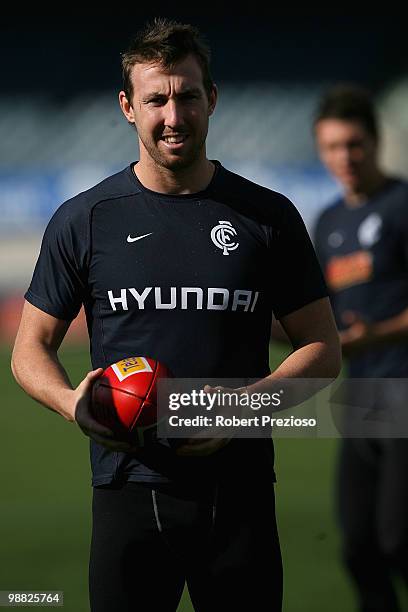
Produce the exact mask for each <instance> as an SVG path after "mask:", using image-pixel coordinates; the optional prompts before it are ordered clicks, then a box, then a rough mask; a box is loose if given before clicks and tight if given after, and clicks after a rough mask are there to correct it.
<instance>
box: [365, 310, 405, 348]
mask: <svg viewBox="0 0 408 612" xmlns="http://www.w3.org/2000/svg"><path fill="white" fill-rule="evenodd" d="M372 336H373V339H374V341H375V342H379V343H381V342H389V341H393V340H394V341H395V340H405V341H406V340H407V338H408V309H406V310H403V311H402V312H400V313H399V314H398V315H396V316H395V317H392V318H390V319H385V320H384V321H378V322H377V323H373V324H372Z"/></svg>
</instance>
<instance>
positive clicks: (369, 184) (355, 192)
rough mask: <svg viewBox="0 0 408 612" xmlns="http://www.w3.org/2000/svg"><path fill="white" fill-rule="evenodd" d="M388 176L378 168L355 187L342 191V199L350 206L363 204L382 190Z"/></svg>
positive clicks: (357, 206)
mask: <svg viewBox="0 0 408 612" xmlns="http://www.w3.org/2000/svg"><path fill="white" fill-rule="evenodd" d="M387 181H388V177H387V176H386V175H385V174H383V173H382V172H381V171H380V170H378V171H377V172H376V173H375V174H373V175H372V176H370V178H369V179H368V180H366V181H365V182H364V183H362V184H361V185H360V186H359V187H358V188H356V189H349V190H347V189H346V191H345V193H344V200H345V202H346V204H347V206H349V207H350V208H359V207H360V206H364V204H366V202H368V201H369V200H370V199H371V198H372V197H373V196H375V195H376V194H377V193H378V192H379V191H381V190H382V188H383V187H384V185H385V184H386V182H387Z"/></svg>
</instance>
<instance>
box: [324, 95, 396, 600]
mask: <svg viewBox="0 0 408 612" xmlns="http://www.w3.org/2000/svg"><path fill="white" fill-rule="evenodd" d="M315 135H316V140H317V145H318V148H319V152H320V155H321V158H322V161H323V162H324V164H325V165H326V166H327V168H328V169H329V171H330V172H331V173H332V174H333V176H334V177H335V178H336V179H337V180H338V181H339V182H340V184H341V185H342V187H343V192H344V193H343V196H342V197H341V198H340V199H339V200H338V201H337V202H335V203H334V204H333V205H332V206H331V207H329V208H328V209H327V210H325V211H324V212H323V214H322V215H321V217H320V219H319V221H318V223H317V227H316V241H315V245H316V249H317V253H318V256H319V259H320V262H321V264H322V267H323V269H324V271H325V274H326V281H327V284H328V288H329V291H330V296H331V299H332V305H333V309H334V312H335V315H336V319H337V323H338V326H339V329H340V338H341V343H342V348H343V352H344V354H345V355H347V356H348V357H349V375H350V377H353V378H362V379H364V378H385V377H391V378H397V377H403V378H406V377H407V376H408V184H407V183H406V182H404V181H402V180H399V179H397V178H393V177H390V176H387V175H386V174H385V173H384V172H383V171H382V170H381V168H380V166H379V163H378V144H379V134H378V127H377V121H376V117H375V111H374V108H373V104H372V101H371V100H370V98H369V96H368V94H367V93H366V92H365V91H364V90H362V89H360V88H358V87H354V86H337V87H335V88H334V89H333V90H331V91H329V92H328V93H327V95H326V96H325V97H324V98H323V99H322V101H321V104H320V107H319V109H318V112H317V116H316V120H315ZM358 394H359V393H357V395H358ZM355 399H357V398H355ZM384 399H385V401H386V398H382V399H381V400H378V401H379V402H380V403H381V405H377V406H376V409H381V410H384V409H387V405H386V404H385V405H384ZM357 403H358V401H357ZM388 408H390V407H388ZM357 410H358V409H357ZM378 418H380V419H381V417H378ZM380 422H381V421H380ZM338 475H339V478H338V495H339V499H338V504H339V518H340V526H341V530H342V534H343V543H344V558H345V562H346V564H347V567H348V569H349V571H350V573H351V576H352V578H353V579H354V581H355V584H356V587H357V589H358V594H359V599H360V606H361V608H360V609H361V610H362V611H364V612H368V611H370V612H374V611H377V610H378V612H380V611H385V610H387V612H392V611H395V610H398V609H399V607H398V603H397V597H396V594H395V589H394V586H393V583H392V580H391V574H392V572H393V570H398V571H399V573H400V574H401V575H402V577H403V579H404V580H405V582H406V583H407V584H408V477H407V475H408V440H407V439H406V438H401V439H386V438H383V439H377V438H371V439H361V438H349V439H347V438H346V439H343V441H342V447H341V453H340V461H339V474H338Z"/></svg>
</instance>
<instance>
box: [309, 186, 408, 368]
mask: <svg viewBox="0 0 408 612" xmlns="http://www.w3.org/2000/svg"><path fill="white" fill-rule="evenodd" d="M315 246H316V251H317V254H318V257H319V260H320V263H321V265H322V268H323V270H324V272H325V276H326V282H327V284H328V288H329V291H330V296H331V301H332V306H333V310H334V313H335V316H336V320H337V324H338V326H339V329H344V327H345V325H344V322H343V320H342V315H343V313H344V312H345V311H347V310H351V311H355V312H356V313H359V314H360V315H361V317H362V318H363V319H365V320H366V321H368V322H371V323H374V322H377V321H382V320H385V319H388V318H391V317H394V316H396V315H398V314H399V313H400V312H401V311H403V310H405V309H406V308H408V184H407V183H406V182H404V181H401V180H397V179H389V180H388V181H387V183H386V185H385V186H384V188H383V189H382V190H381V191H379V192H378V193H377V194H376V195H375V196H373V197H372V198H371V199H370V200H369V201H367V202H366V203H365V204H364V205H363V206H360V207H357V208H354V207H350V206H347V205H346V204H345V202H344V201H343V200H339V201H338V202H336V203H335V204H333V205H332V206H330V207H329V208H328V209H327V210H325V211H324V212H323V213H322V215H321V216H320V219H319V221H318V223H317V226H316V234H315ZM350 374H351V375H352V376H354V377H361V378H371V377H378V378H380V377H400V376H402V377H405V376H408V342H407V340H406V338H405V339H402V340H400V341H398V342H395V341H393V342H391V341H390V342H389V343H382V344H381V345H380V346H379V347H378V348H370V349H368V350H367V351H365V352H364V353H362V354H360V355H359V356H356V357H353V358H352V359H351V360H350Z"/></svg>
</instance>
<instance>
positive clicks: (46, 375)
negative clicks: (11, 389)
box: [11, 302, 131, 451]
mask: <svg viewBox="0 0 408 612" xmlns="http://www.w3.org/2000/svg"><path fill="white" fill-rule="evenodd" d="M68 328H69V322H68V321H62V320H60V319H56V318H55V317H52V316H51V315H49V314H47V313H45V312H43V311H42V310H40V309H38V308H36V307H35V306H33V305H32V304H30V303H29V302H26V303H25V304H24V309H23V313H22V317H21V322H20V327H19V330H18V333H17V337H16V341H15V345H14V350H13V355H12V360H11V369H12V371H13V374H14V377H15V379H16V381H17V382H18V384H19V385H20V386H21V387H22V388H23V389H24V391H26V393H28V395H30V396H31V397H32V398H33V399H35V400H37V401H38V402H40V403H41V404H43V405H44V406H46V407H47V408H50V409H51V410H54V411H55V412H58V413H59V414H61V415H62V416H63V417H64V418H65V419H67V421H76V422H77V423H78V425H79V426H80V428H81V429H82V431H83V432H84V433H85V434H86V435H89V436H90V437H92V438H93V439H94V440H95V441H96V442H98V443H100V444H103V445H104V446H107V447H108V448H111V449H112V450H123V451H126V450H130V449H131V447H130V446H129V445H128V444H125V443H121V442H116V441H112V437H113V432H112V431H111V430H109V429H108V428H106V427H104V426H103V425H101V424H99V423H98V422H97V421H95V420H94V419H93V417H92V415H91V413H90V395H91V391H92V385H93V383H94V382H95V380H96V379H97V378H98V377H99V376H100V375H101V374H102V371H103V370H102V368H98V369H97V370H93V371H91V372H88V374H87V375H86V377H85V378H84V379H83V380H82V382H81V383H80V384H79V385H78V387H76V389H74V388H73V387H72V384H71V382H70V380H69V378H68V375H67V373H66V371H65V370H64V367H63V366H62V364H61V362H60V361H59V359H58V349H59V347H60V345H61V343H62V340H63V339H64V337H65V334H66V333H67V331H68Z"/></svg>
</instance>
